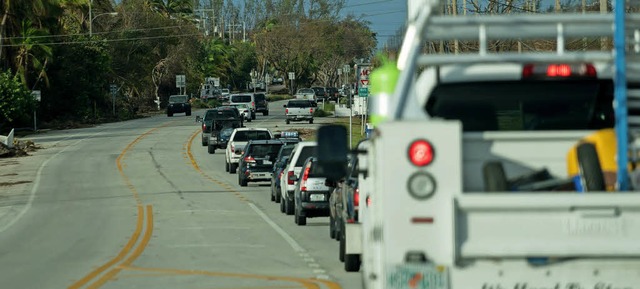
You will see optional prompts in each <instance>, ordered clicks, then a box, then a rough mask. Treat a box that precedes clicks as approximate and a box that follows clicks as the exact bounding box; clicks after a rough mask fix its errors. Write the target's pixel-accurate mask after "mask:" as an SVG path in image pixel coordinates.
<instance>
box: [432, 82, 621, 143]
mask: <svg viewBox="0 0 640 289" xmlns="http://www.w3.org/2000/svg"><path fill="white" fill-rule="evenodd" d="M612 103H613V82H612V81H610V80H560V81H501V82H470V83H451V84H440V85H438V86H437V87H436V88H435V89H434V90H433V92H432V94H431V96H430V98H429V101H428V102H427V105H426V111H427V113H428V114H429V115H430V116H432V117H440V118H444V119H457V120H460V121H461V122H462V127H463V130H464V131H531V130H597V129H603V128H611V127H613V125H614V111H613V105H612Z"/></svg>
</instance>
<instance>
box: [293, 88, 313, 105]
mask: <svg viewBox="0 0 640 289" xmlns="http://www.w3.org/2000/svg"><path fill="white" fill-rule="evenodd" d="M295 97H296V99H303V100H311V101H314V102H315V101H316V91H315V90H313V89H311V88H300V89H298V91H297V92H296V95H295Z"/></svg>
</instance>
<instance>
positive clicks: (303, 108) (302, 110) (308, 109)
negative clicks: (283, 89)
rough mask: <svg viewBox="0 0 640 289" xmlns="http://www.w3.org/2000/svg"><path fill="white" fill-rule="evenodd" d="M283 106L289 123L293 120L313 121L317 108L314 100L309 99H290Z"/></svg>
mask: <svg viewBox="0 0 640 289" xmlns="http://www.w3.org/2000/svg"><path fill="white" fill-rule="evenodd" d="M283 107H284V108H285V112H284V114H285V116H286V118H287V120H286V123H287V124H289V123H291V122H292V121H308V122H309V123H313V112H314V111H315V109H316V105H315V103H314V102H312V101H309V100H289V102H288V103H287V104H285V105H283Z"/></svg>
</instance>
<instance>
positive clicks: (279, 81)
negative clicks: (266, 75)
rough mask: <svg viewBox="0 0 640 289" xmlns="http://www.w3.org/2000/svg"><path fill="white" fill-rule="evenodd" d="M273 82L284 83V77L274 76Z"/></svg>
mask: <svg viewBox="0 0 640 289" xmlns="http://www.w3.org/2000/svg"><path fill="white" fill-rule="evenodd" d="M271 84H284V79H283V78H282V77H279V76H277V77H274V78H273V79H272V80H271Z"/></svg>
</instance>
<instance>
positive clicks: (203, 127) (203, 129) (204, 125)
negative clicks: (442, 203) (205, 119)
mask: <svg viewBox="0 0 640 289" xmlns="http://www.w3.org/2000/svg"><path fill="white" fill-rule="evenodd" d="M205 130H207V125H206V124H204V123H203V124H202V131H205Z"/></svg>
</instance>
